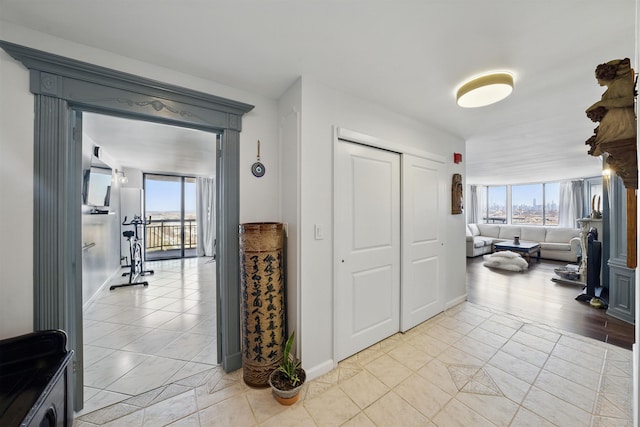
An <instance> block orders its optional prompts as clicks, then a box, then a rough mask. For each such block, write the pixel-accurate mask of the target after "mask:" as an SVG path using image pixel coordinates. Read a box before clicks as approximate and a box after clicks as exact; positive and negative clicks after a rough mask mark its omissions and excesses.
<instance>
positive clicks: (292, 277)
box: [278, 79, 302, 354]
mask: <svg viewBox="0 0 640 427" xmlns="http://www.w3.org/2000/svg"><path fill="white" fill-rule="evenodd" d="M301 103H302V80H301V79H298V80H297V81H296V82H295V83H294V84H293V85H292V86H291V87H290V88H289V89H288V90H287V91H286V92H285V93H284V95H282V96H281V97H280V100H279V102H278V118H279V120H278V126H279V133H280V195H279V199H280V218H281V221H282V222H284V223H285V224H286V229H287V275H286V280H287V282H286V289H287V313H286V322H287V327H288V331H289V334H291V332H293V331H299V328H300V310H299V308H300V293H299V290H300V289H299V284H300V268H299V266H300V259H301V252H300V137H301V135H300V125H301V115H302V111H301V108H302V106H301ZM296 336H297V337H298V339H296V341H295V343H296V347H297V351H298V353H297V354H300V353H299V351H300V342H301V340H300V332H298V333H297V335H296Z"/></svg>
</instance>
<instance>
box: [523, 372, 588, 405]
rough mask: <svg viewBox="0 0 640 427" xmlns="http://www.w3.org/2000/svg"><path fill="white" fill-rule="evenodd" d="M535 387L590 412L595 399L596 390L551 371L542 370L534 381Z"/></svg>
mask: <svg viewBox="0 0 640 427" xmlns="http://www.w3.org/2000/svg"><path fill="white" fill-rule="evenodd" d="M534 385H535V386H536V387H538V388H539V389H541V390H544V391H546V392H547V393H550V394H553V395H554V396H556V397H558V398H560V399H562V400H564V401H566V402H569V403H571V404H572V405H574V406H577V407H578V408H581V409H583V410H584V411H585V412H591V411H592V410H593V405H594V403H595V399H596V392H595V391H594V390H592V389H590V388H587V387H585V386H583V385H580V384H577V383H575V382H573V381H570V380H568V379H566V378H563V377H561V376H558V375H556V374H554V373H552V372H549V371H546V370H543V371H542V372H540V375H539V376H538V378H537V379H536V382H535V383H534Z"/></svg>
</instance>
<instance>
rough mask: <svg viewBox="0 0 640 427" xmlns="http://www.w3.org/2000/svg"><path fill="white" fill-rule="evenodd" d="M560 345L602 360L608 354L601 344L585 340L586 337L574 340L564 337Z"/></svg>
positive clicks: (560, 340) (559, 341) (559, 342)
mask: <svg viewBox="0 0 640 427" xmlns="http://www.w3.org/2000/svg"><path fill="white" fill-rule="evenodd" d="M558 344H560V345H564V346H567V347H570V348H572V349H574V350H578V351H581V352H582V353H584V354H588V355H590V356H594V357H596V358H600V359H601V358H603V357H604V355H605V353H606V350H605V348H604V347H603V346H601V345H600V343H597V342H596V341H595V340H588V339H584V337H580V338H573V337H570V336H568V335H562V337H560V339H559V340H558Z"/></svg>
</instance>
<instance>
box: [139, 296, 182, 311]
mask: <svg viewBox="0 0 640 427" xmlns="http://www.w3.org/2000/svg"><path fill="white" fill-rule="evenodd" d="M174 302H176V299H175V298H166V297H156V298H153V299H152V300H149V301H146V302H144V303H142V304H140V305H139V307H142V308H150V309H153V310H162V309H163V308H164V307H166V306H168V305H169V304H173V303H174Z"/></svg>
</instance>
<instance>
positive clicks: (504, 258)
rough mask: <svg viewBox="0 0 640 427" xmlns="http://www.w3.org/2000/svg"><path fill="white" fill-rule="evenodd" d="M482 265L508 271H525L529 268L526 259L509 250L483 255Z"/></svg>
mask: <svg viewBox="0 0 640 427" xmlns="http://www.w3.org/2000/svg"><path fill="white" fill-rule="evenodd" d="M483 258H484V266H485V267H489V268H498V269H501V270H509V271H525V270H526V269H528V268H529V263H528V262H527V260H525V259H524V258H522V257H521V256H520V254H517V253H515V252H511V251H500V252H494V253H492V254H489V255H484V256H483Z"/></svg>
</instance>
